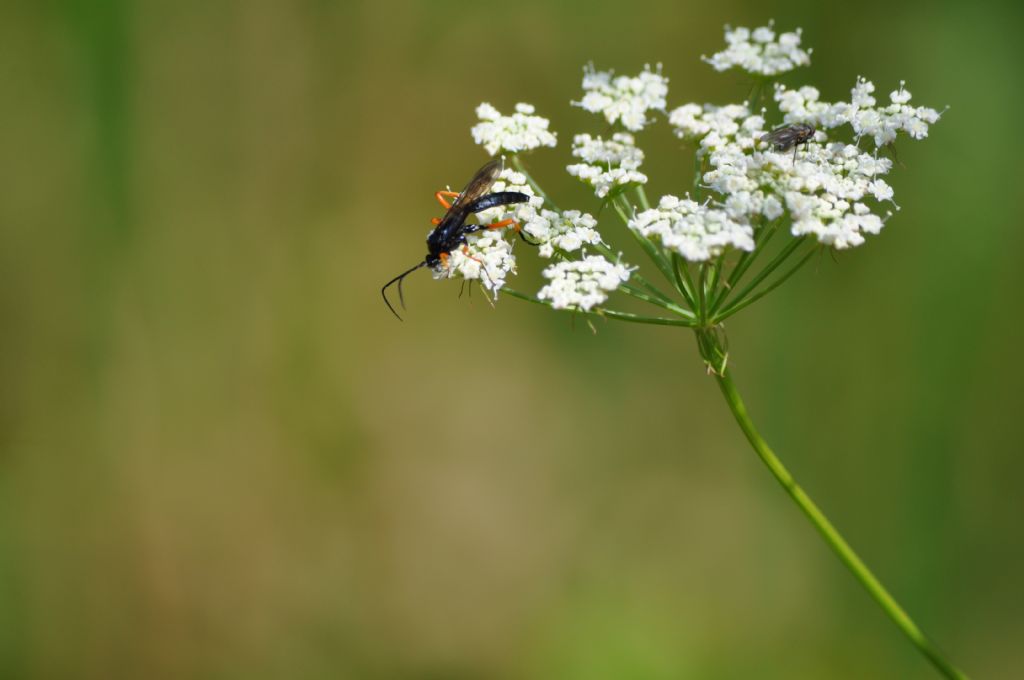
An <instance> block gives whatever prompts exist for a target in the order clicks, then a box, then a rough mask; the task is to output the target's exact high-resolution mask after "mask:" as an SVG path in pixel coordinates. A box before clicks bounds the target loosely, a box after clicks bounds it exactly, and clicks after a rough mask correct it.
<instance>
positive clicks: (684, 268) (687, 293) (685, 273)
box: [672, 253, 697, 310]
mask: <svg viewBox="0 0 1024 680" xmlns="http://www.w3.org/2000/svg"><path fill="white" fill-rule="evenodd" d="M672 264H673V271H674V273H675V275H676V280H677V281H678V285H679V290H680V292H681V293H682V295H683V297H684V298H686V304H688V305H690V307H691V308H692V309H694V310H696V309H697V293H696V292H695V289H694V286H693V279H692V278H691V277H690V267H689V265H688V264H687V262H686V260H684V259H683V258H682V256H681V255H679V253H672Z"/></svg>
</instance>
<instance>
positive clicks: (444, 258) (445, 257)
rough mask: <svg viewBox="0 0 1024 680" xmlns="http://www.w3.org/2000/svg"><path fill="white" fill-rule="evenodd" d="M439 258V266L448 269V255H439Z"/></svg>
mask: <svg viewBox="0 0 1024 680" xmlns="http://www.w3.org/2000/svg"><path fill="white" fill-rule="evenodd" d="M439 257H440V258H441V266H442V267H444V268H445V269H448V253H441V255H440V256H439Z"/></svg>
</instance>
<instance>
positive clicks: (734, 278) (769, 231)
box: [711, 224, 778, 309]
mask: <svg viewBox="0 0 1024 680" xmlns="http://www.w3.org/2000/svg"><path fill="white" fill-rule="evenodd" d="M776 231H778V229H777V228H776V226H775V225H774V224H770V225H768V226H766V227H764V229H762V231H761V234H760V237H761V238H760V240H759V241H758V242H757V245H756V246H755V247H754V249H753V250H752V251H750V250H745V251H743V254H742V255H740V259H739V260H738V261H737V262H736V266H735V267H733V270H732V271H731V272H730V273H729V278H728V279H726V283H725V285H724V286H722V289H721V290H720V291H718V294H717V295H715V299H714V300H713V301H712V303H711V308H712V309H718V308H719V307H720V306H721V304H722V303H723V302H724V301H725V298H726V296H728V295H729V293H730V292H731V291H732V290H733V289H734V288H736V285H737V284H738V283H739V282H740V280H741V279H742V278H743V275H744V274H746V273H747V269H749V268H750V265H752V264H754V260H756V259H757V256H758V255H760V254H761V253H762V252H764V249H765V246H767V245H768V242H769V241H771V240H772V236H774V235H775V232H776Z"/></svg>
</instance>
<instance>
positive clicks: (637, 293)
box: [619, 283, 697, 321]
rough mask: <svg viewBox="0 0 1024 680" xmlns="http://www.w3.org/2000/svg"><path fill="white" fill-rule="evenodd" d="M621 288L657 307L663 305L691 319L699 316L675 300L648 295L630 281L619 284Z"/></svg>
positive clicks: (627, 293) (662, 306) (624, 291)
mask: <svg viewBox="0 0 1024 680" xmlns="http://www.w3.org/2000/svg"><path fill="white" fill-rule="evenodd" d="M619 290H620V291H622V292H623V293H625V294H626V295H629V296H631V297H635V298H636V299H637V300H643V301H644V302H647V303H649V304H652V305H654V306H656V307H661V308H662V309H665V310H667V311H670V312H672V313H673V314H678V315H679V316H681V317H683V318H686V319H690V320H691V321H695V320H696V318H697V317H695V316H694V314H693V312H691V311H690V310H688V309H685V308H683V307H680V306H679V305H677V304H675V303H673V302H662V301H661V300H659V299H658V298H656V297H653V296H651V295H648V294H647V293H646V292H644V291H642V290H640V289H639V288H637V287H636V286H631V285H630V284H628V283H623V284H621V285H620V286H619Z"/></svg>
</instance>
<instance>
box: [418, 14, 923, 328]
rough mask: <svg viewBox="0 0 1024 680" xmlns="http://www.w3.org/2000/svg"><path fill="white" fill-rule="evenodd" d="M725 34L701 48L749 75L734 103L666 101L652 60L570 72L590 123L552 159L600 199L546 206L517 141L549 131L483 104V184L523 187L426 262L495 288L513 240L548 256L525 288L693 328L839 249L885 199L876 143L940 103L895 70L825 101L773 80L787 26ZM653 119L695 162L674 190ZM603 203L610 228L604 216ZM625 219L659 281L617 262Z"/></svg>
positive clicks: (528, 115) (536, 121)
mask: <svg viewBox="0 0 1024 680" xmlns="http://www.w3.org/2000/svg"><path fill="white" fill-rule="evenodd" d="M725 42H726V46H725V49H723V50H721V51H719V52H717V53H715V54H714V55H712V56H711V57H705V58H704V61H706V62H707V63H708V64H710V65H711V66H712V68H714V69H715V70H717V71H725V70H729V69H739V70H742V71H744V72H746V73H749V74H751V75H752V76H753V77H754V78H755V80H754V89H753V90H752V94H753V96H751V97H750V98H748V99H747V100H746V101H742V102H733V103H715V104H712V103H697V102H689V103H687V102H683V103H680V104H678V105H676V106H675V107H672V108H670V107H669V106H668V99H669V91H668V83H669V80H668V78H667V77H666V76H664V75H663V74H662V72H661V67H660V66H658V67H657V68H654V69H652V68H651V67H649V66H645V67H644V68H643V69H642V70H641V71H640V72H639V73H637V74H636V75H616V74H614V73H613V72H611V71H598V70H596V69H595V68H594V67H593V66H592V65H591V66H588V67H587V68H586V69H585V70H584V76H583V94H582V97H581V98H580V99H579V100H577V101H574V102H572V103H573V104H574V105H576V106H579V107H581V108H583V109H584V110H586V111H589V112H591V113H594V114H596V115H597V116H598V117H599V118H600V121H599V123H598V124H597V125H596V126H595V128H596V129H594V130H590V131H581V132H579V133H577V134H575V135H573V137H572V148H571V154H572V157H573V162H572V163H569V164H568V165H567V166H566V170H567V172H568V173H569V175H571V176H573V177H576V178H577V179H578V180H580V181H581V182H583V183H585V184H586V185H588V186H589V187H590V189H591V190H592V191H593V193H594V195H595V197H596V199H597V200H598V201H599V203H598V204H595V205H594V206H593V207H592V208H588V210H587V211H585V210H582V209H578V208H573V209H563V208H560V207H559V206H558V205H556V204H555V203H554V202H553V201H552V200H551V199H550V198H549V196H548V194H546V193H545V192H544V191H543V190H542V189H541V187H540V185H539V184H538V183H537V181H536V180H535V179H534V178H533V177H531V176H530V175H528V174H527V173H526V169H525V167H524V166H523V162H522V160H521V157H520V156H521V154H522V153H523V152H527V151H532V150H535V149H539V148H541V147H553V146H554V145H555V142H556V136H555V133H554V132H553V131H551V125H550V123H549V121H548V120H547V119H546V118H542V117H541V116H538V115H536V111H535V109H534V107H533V106H531V105H529V104H525V103H519V104H516V106H515V112H514V113H513V114H511V115H503V114H501V113H500V112H499V111H498V109H496V108H495V107H494V106H491V105H490V104H486V103H485V104H481V105H480V106H479V107H478V109H477V115H478V117H479V119H480V122H479V123H478V124H477V125H475V126H474V127H473V130H472V133H473V139H474V140H475V141H476V143H477V144H479V145H481V146H483V147H484V149H485V150H486V151H487V152H488V153H490V154H496V153H500V154H505V155H506V161H507V163H506V168H505V170H504V171H503V172H502V173H501V175H500V176H499V177H498V178H497V180H496V181H495V182H494V184H493V186H492V187H491V189H490V190H491V191H492V192H494V193H496V194H498V195H500V194H501V193H502V192H507V191H514V192H518V193H520V194H525V195H526V196H528V197H529V201H528V202H521V203H517V204H513V205H502V204H500V203H498V202H495V203H494V204H493V205H491V207H488V208H487V209H484V210H481V211H480V212H479V214H478V215H477V216H476V217H477V219H478V221H479V224H480V225H481V227H484V226H487V225H508V226H509V228H508V229H501V230H492V229H483V228H481V229H480V230H479V231H475V232H474V233H468V234H467V237H466V238H465V239H464V240H465V247H463V248H461V249H459V250H458V251H453V252H452V253H451V255H450V257H448V258H446V259H445V260H444V261H443V262H442V264H440V265H438V266H437V271H436V272H435V276H437V277H438V278H463V279H473V280H478V281H480V283H481V284H482V285H483V286H484V287H485V288H487V289H488V290H489V291H497V290H499V289H502V288H505V289H506V290H507V285H506V284H507V282H508V280H509V278H510V277H511V276H512V275H514V274H515V272H516V255H514V254H513V252H515V253H517V254H519V255H522V253H523V251H524V249H525V251H526V252H527V254H536V255H539V256H540V257H541V258H545V259H548V260H551V264H550V265H549V266H548V267H547V268H546V269H545V270H544V277H545V279H547V283H546V284H545V285H544V286H543V287H542V288H541V289H540V291H539V292H538V293H537V294H536V295H535V296H532V299H534V300H535V301H540V302H543V303H545V304H548V305H549V306H551V307H554V308H556V309H572V310H576V311H580V312H587V313H599V314H604V315H609V316H613V318H627V317H629V320H636V318H634V317H631V316H629V314H627V313H625V312H613V311H612V310H610V309H609V308H608V306H607V304H608V303H609V300H610V299H611V298H610V296H611V295H612V294H615V293H618V294H622V295H626V296H629V297H632V298H634V299H635V300H639V301H642V302H644V303H649V304H653V305H655V306H658V307H660V308H661V310H662V312H663V313H664V312H666V311H667V312H669V313H671V314H674V315H675V317H674V318H675V320H674V321H672V323H678V324H679V325H690V326H695V327H704V326H714V325H716V324H718V323H719V322H721V321H722V320H723V319H725V318H726V317H728V316H730V315H732V314H733V313H735V312H736V311H738V310H739V309H741V308H743V307H744V306H746V305H747V304H750V303H751V302H753V301H754V300H756V299H758V298H759V297H760V296H762V295H764V294H765V293H767V292H768V291H770V290H773V289H774V288H775V287H776V286H777V285H778V284H779V283H781V281H782V280H785V279H786V278H788V277H789V276H790V275H792V274H793V273H794V272H795V271H796V270H797V269H798V268H799V266H800V265H801V264H802V263H804V262H806V261H807V259H808V257H809V255H810V253H811V251H814V250H817V249H820V248H822V247H826V248H833V249H836V250H842V249H848V248H853V247H856V246H860V245H862V244H864V243H865V242H866V241H867V240H868V238H869V237H871V236H874V235H877V234H879V233H880V232H881V231H882V229H883V228H884V227H885V225H886V224H887V223H888V221H889V218H890V217H892V215H893V212H894V211H896V210H898V209H899V208H898V206H897V205H896V203H895V201H894V195H895V192H894V189H893V186H892V184H891V183H890V182H889V180H888V175H889V173H890V171H891V170H892V169H893V161H892V160H891V159H890V158H889V157H888V156H887V154H886V152H887V150H888V149H889V148H890V147H891V146H892V145H893V144H894V143H895V142H897V141H898V140H899V139H901V138H903V139H912V140H920V139H924V138H926V137H927V136H928V133H929V129H930V126H931V125H933V124H935V123H936V122H938V120H939V119H940V117H941V113H940V112H939V111H937V110H935V109H932V108H928V107H922V106H914V105H911V95H910V92H909V90H908V89H907V87H906V84H905V83H904V82H902V81H901V82H900V83H899V84H898V86H897V87H896V88H895V89H893V90H892V91H891V93H890V94H889V97H888V99H889V102H888V103H887V104H881V105H880V104H879V102H878V101H877V99H876V97H875V94H874V92H875V85H874V84H873V83H872V82H871V81H869V80H867V79H865V78H858V79H857V81H856V83H855V84H854V87H853V88H852V89H851V90H850V92H849V99H848V100H847V101H834V102H830V101H825V100H823V99H822V96H821V93H820V92H819V90H818V89H817V88H815V87H813V86H811V85H801V86H796V87H789V86H785V85H782V84H780V83H773V82H772V79H773V78H774V77H775V76H777V75H779V74H783V73H788V72H789V71H792V70H793V69H795V68H796V67H798V66H804V65H807V64H808V63H810V54H811V51H810V50H809V49H806V48H804V47H803V46H802V33H801V31H800V29H796V30H793V31H785V32H777V31H776V30H775V27H774V25H773V24H768V25H767V26H761V27H758V28H755V29H748V28H744V27H739V28H728V27H727V28H726V31H725ZM744 92H746V90H744ZM660 121H665V122H667V124H668V125H669V126H670V128H671V130H672V131H673V132H674V133H675V135H676V136H677V137H678V138H679V139H680V140H681V141H682V142H683V143H684V145H685V146H684V148H685V149H687V150H689V151H690V152H692V153H693V154H694V155H695V157H696V158H695V159H694V160H695V163H693V164H694V165H695V167H696V168H697V170H696V173H695V176H694V178H693V183H692V186H691V187H690V189H689V191H688V192H686V191H685V188H684V191H675V192H673V193H671V194H667V195H664V196H661V197H660V198H658V200H656V201H650V200H648V198H647V196H646V194H645V185H647V184H648V183H649V179H650V178H649V177H648V174H647V173H646V172H643V171H642V170H641V168H642V166H643V163H644V161H645V158H646V155H645V152H644V150H643V140H642V139H641V135H642V133H644V131H645V129H646V128H647V127H648V126H650V125H652V124H655V123H658V122H660ZM608 125H611V129H610V130H609V129H608V128H607V126H608ZM797 133H798V134H797ZM779 140H786V141H783V142H781V143H780V142H779ZM690 164H691V162H684V163H681V164H679V165H683V166H684V167H685V166H688V165H690ZM663 183H664V184H667V185H670V186H672V185H674V186H677V187H678V186H679V182H678V181H674V180H666V181H665V182H663ZM615 217H618V218H620V222H621V226H619V227H618V229H619V234H618V235H616V234H615V233H614V228H613V226H612V225H610V224H609V222H611V221H613V220H614V218H615ZM474 229H475V228H474ZM623 229H625V231H622V230H623ZM623 233H625V234H627V235H628V236H629V238H630V239H632V240H635V241H636V242H637V243H638V244H639V245H640V246H641V248H642V249H643V251H644V253H645V254H646V255H647V256H648V257H649V258H650V259H651V263H652V264H653V265H654V268H655V269H656V270H658V271H659V273H660V274H661V275H662V276H663V278H664V281H665V282H667V283H668V284H669V285H670V286H671V288H672V289H673V290H672V291H671V292H668V293H666V292H665V291H663V290H661V288H659V287H658V285H656V284H655V283H654V282H652V281H650V280H648V278H647V277H645V276H644V275H643V274H642V273H641V272H640V271H639V270H638V268H636V267H634V266H632V265H628V264H624V263H622V262H621V261H620V257H619V255H618V253H619V250H618V249H617V248H616V247H615V241H616V239H617V238H621V235H622V234H623ZM780 234H783V235H784V236H779V235H780ZM585 253H588V254H585ZM794 263H795V264H794ZM773 277H774V278H773ZM745 281H746V283H744V282H745ZM662 285H664V283H663V284H662ZM512 292H514V294H515V295H517V296H522V294H520V293H518V292H515V291H512ZM659 323H668V321H666V319H664V318H661V319H660V320H659Z"/></svg>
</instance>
